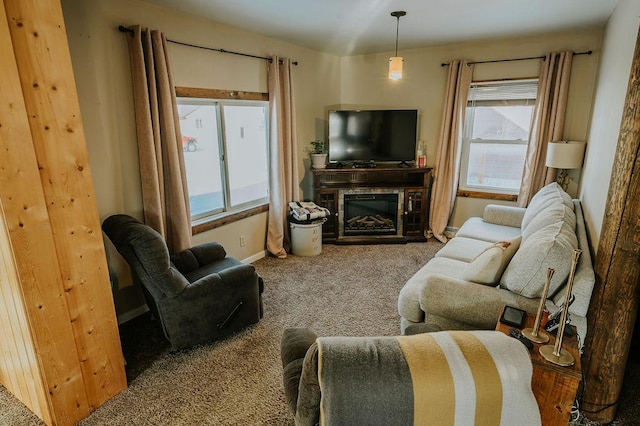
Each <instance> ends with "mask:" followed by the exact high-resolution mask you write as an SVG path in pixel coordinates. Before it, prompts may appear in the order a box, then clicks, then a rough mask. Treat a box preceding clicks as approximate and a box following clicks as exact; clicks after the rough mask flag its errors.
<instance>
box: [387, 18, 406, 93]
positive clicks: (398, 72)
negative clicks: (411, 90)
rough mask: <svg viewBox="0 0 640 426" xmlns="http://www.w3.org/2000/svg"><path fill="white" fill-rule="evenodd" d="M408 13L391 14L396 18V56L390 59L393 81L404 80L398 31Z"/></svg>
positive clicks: (390, 71) (390, 72)
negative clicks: (399, 54) (401, 18)
mask: <svg viewBox="0 0 640 426" xmlns="http://www.w3.org/2000/svg"><path fill="white" fill-rule="evenodd" d="M406 14H407V12H405V11H403V10H397V11H395V12H391V16H393V17H394V18H396V55H395V56H393V57H391V58H389V78H390V79H391V80H400V79H401V78H402V63H403V61H404V60H403V59H402V58H401V57H400V56H398V29H399V28H400V17H401V16H404V15H406Z"/></svg>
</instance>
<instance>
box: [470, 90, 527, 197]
mask: <svg viewBox="0 0 640 426" xmlns="http://www.w3.org/2000/svg"><path fill="white" fill-rule="evenodd" d="M537 90H538V80H537V79H527V80H505V81H487V82H474V83H472V84H471V89H470V92H469V100H468V102H467V110H466V117H465V123H464V134H463V144H462V155H461V160H460V183H459V189H461V190H467V191H477V192H489V193H499V194H517V193H518V191H519V189H520V182H521V180H522V171H523V168H524V162H525V156H526V153H527V144H528V141H529V132H530V128H531V120H532V118H533V109H534V105H535V101H536V93H537Z"/></svg>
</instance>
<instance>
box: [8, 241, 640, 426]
mask: <svg viewBox="0 0 640 426" xmlns="http://www.w3.org/2000/svg"><path fill="white" fill-rule="evenodd" d="M440 247H442V245H441V244H440V243H435V242H429V243H412V244H407V245H385V246H382V245H370V246H334V245H325V246H324V251H323V253H322V254H321V255H320V256H315V257H296V256H290V257H289V258H287V259H284V260H279V259H274V258H266V259H261V260H259V261H257V262H256V263H255V266H256V268H257V270H258V271H259V273H260V274H261V275H262V276H263V277H264V280H265V293H264V308H265V317H264V318H263V319H262V321H261V322H260V323H258V324H256V325H255V326H252V327H250V328H248V329H246V330H244V331H242V332H240V333H238V334H236V335H234V336H232V337H229V338H227V339H225V340H223V341H217V342H213V343H211V344H208V345H203V346H199V347H196V348H192V349H189V350H183V351H180V352H177V353H170V352H169V350H168V349H169V346H168V344H167V343H166V341H165V340H164V338H163V336H162V334H161V331H160V330H159V328H158V327H157V324H155V323H154V322H153V321H152V320H151V317H150V315H148V314H146V315H143V316H141V317H139V318H136V319H135V320H133V321H130V322H128V323H126V324H124V325H123V326H122V327H121V338H122V344H123V351H124V353H125V357H126V359H127V378H128V381H129V387H128V388H127V389H126V390H125V391H124V392H122V393H121V394H119V395H117V396H116V397H115V398H113V399H111V400H110V401H108V402H107V403H106V404H105V405H103V406H102V407H100V408H99V409H98V410H96V411H95V412H94V413H93V414H92V415H91V416H89V417H88V418H87V419H85V420H84V421H83V422H82V423H81V425H292V424H293V421H292V418H291V415H290V414H289V412H288V411H287V408H286V406H285V404H284V399H283V390H282V384H281V372H282V367H281V365H280V358H279V357H280V347H279V345H280V336H281V334H282V330H283V329H284V328H286V327H311V328H313V329H314V330H315V331H316V332H317V333H318V334H321V335H353V336H356V335H393V334H397V333H398V331H399V317H398V314H397V308H396V301H397V296H398V292H399V290H400V288H401V287H402V285H403V284H404V283H405V282H406V280H407V279H408V278H409V277H410V276H411V275H412V274H413V273H414V272H415V271H417V270H418V269H419V268H420V267H421V266H422V265H423V264H424V263H426V261H427V260H429V259H430V258H431V257H432V256H433V254H434V253H435V252H436V251H437V250H438V249H439V248H440ZM629 366H630V367H629V369H628V372H627V379H626V380H625V385H624V387H623V400H622V404H621V407H620V409H619V413H618V419H616V421H615V422H614V424H616V425H622V424H625V425H634V424H639V421H638V419H639V418H640V416H638V411H639V410H640V404H638V394H639V391H638V386H637V383H638V382H639V380H640V378H639V375H640V365H639V364H637V363H634V362H633V361H631V360H630V363H629ZM40 424H41V422H40V421H39V420H38V419H37V418H36V417H35V416H34V415H33V414H32V413H30V412H29V410H27V409H26V407H24V406H23V405H22V404H21V403H20V402H18V401H17V400H16V399H15V398H13V397H12V396H11V394H10V393H9V392H8V391H7V390H6V389H4V388H3V387H2V386H0V425H2V426H3V425H12V426H13V425H16V426H22V425H40ZM574 424H576V425H577V424H594V423H589V422H587V421H585V420H584V419H583V418H582V419H580V420H578V421H577V422H575V423H574Z"/></svg>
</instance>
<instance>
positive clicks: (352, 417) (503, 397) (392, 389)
mask: <svg viewBox="0 0 640 426" xmlns="http://www.w3.org/2000/svg"><path fill="white" fill-rule="evenodd" d="M317 344H318V379H319V383H320V393H321V401H320V424H321V425H438V426H440V425H509V426H511V425H521V426H524V425H539V424H540V413H539V411H538V405H537V403H536V400H535V397H534V395H533V393H532V391H531V372H532V367H531V359H530V357H529V354H528V352H527V349H526V348H525V347H524V346H523V345H522V344H521V343H520V342H518V341H517V340H515V339H513V338H511V337H508V336H506V335H504V334H502V333H500V332H496V331H443V332H438V333H427V334H419V335H414V336H398V337H321V338H318V340H317Z"/></svg>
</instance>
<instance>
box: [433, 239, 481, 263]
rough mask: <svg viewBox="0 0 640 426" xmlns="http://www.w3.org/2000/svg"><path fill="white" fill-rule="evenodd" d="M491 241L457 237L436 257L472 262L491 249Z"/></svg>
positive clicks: (448, 242) (439, 251)
mask: <svg viewBox="0 0 640 426" xmlns="http://www.w3.org/2000/svg"><path fill="white" fill-rule="evenodd" d="M492 245H493V244H492V243H491V242H490V241H484V240H475V239H473V238H466V237H455V238H453V239H451V240H449V241H447V244H446V245H445V246H444V247H442V248H441V249H440V250H438V252H437V253H436V255H435V256H436V257H448V258H449V259H455V260H461V261H463V262H471V261H472V260H473V259H474V258H476V257H477V256H478V255H479V254H480V253H482V252H483V251H485V250H486V249H488V248H489V247H491V246H492Z"/></svg>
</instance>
